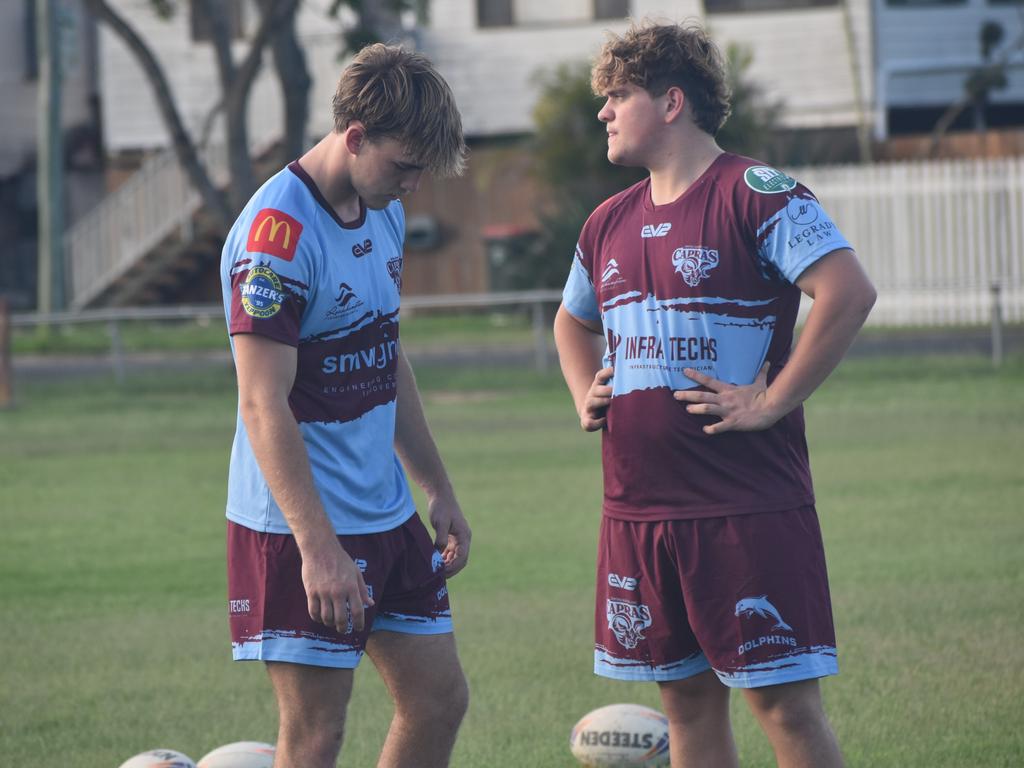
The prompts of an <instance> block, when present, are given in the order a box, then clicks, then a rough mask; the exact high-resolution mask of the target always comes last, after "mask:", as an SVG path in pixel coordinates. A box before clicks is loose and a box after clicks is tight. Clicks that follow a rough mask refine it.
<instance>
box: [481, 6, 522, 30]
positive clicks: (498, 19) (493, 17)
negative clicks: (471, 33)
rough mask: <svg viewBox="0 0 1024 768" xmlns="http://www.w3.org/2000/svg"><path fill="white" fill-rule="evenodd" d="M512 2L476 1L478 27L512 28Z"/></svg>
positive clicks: (513, 21)
mask: <svg viewBox="0 0 1024 768" xmlns="http://www.w3.org/2000/svg"><path fill="white" fill-rule="evenodd" d="M514 23H515V19H514V18H513V17H512V0H476V25H477V26H478V27H511V26H512V25H513V24H514Z"/></svg>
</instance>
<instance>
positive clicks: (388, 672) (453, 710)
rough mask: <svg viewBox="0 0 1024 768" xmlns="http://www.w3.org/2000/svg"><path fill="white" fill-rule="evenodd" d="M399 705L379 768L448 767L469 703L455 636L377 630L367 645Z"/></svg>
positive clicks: (382, 752) (392, 696)
mask: <svg viewBox="0 0 1024 768" xmlns="http://www.w3.org/2000/svg"><path fill="white" fill-rule="evenodd" d="M366 654H367V655H368V656H369V657H370V659H371V660H372V661H373V663H374V665H375V666H376V667H377V670H378V671H379V672H380V676H381V677H382V678H383V680H384V683H385V685H387V687H388V690H389V691H390V692H391V698H392V699H394V702H395V716H394V719H393V720H392V721H391V727H390V729H389V730H388V736H387V739H386V740H385V741H384V748H383V749H382V750H381V755H380V762H378V764H377V765H378V768H444V766H447V765H448V761H449V759H450V757H451V753H452V748H453V747H454V746H455V736H456V734H457V733H458V730H459V725H460V723H461V722H462V718H463V716H464V715H465V713H466V708H467V707H468V704H469V688H468V686H467V685H466V677H465V675H464V674H463V672H462V666H461V665H460V664H459V657H458V655H457V653H456V650H455V638H454V636H453V635H451V634H445V635H406V634H401V633H398V632H384V631H381V632H374V633H373V634H372V635H370V640H369V642H368V643H367V645H366Z"/></svg>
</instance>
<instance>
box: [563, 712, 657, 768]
mask: <svg viewBox="0 0 1024 768" xmlns="http://www.w3.org/2000/svg"><path fill="white" fill-rule="evenodd" d="M569 747H570V749H571V750H572V753H573V755H575V757H576V759H577V760H579V761H580V762H581V763H583V765H586V766H601V768H625V767H626V766H643V767H644V768H653V767H654V766H666V765H668V764H669V754H668V719H667V718H666V717H665V716H664V715H663V714H661V712H658V711H657V710H655V709H651V708H650V707H644V706H641V705H640V704H609V705H608V706H606V707H601V708H600V709H595V710H594V711H593V712H588V713H587V714H585V715H584V716H583V717H582V718H580V721H579V722H578V723H576V725H575V727H574V728H573V729H572V735H571V736H570V737H569Z"/></svg>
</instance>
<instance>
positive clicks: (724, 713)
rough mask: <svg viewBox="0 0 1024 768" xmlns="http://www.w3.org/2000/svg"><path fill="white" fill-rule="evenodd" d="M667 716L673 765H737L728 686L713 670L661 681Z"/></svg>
mask: <svg viewBox="0 0 1024 768" xmlns="http://www.w3.org/2000/svg"><path fill="white" fill-rule="evenodd" d="M658 687H659V688H660V689H661V702H662V705H663V706H664V708H665V715H666V716H667V717H668V729H669V737H668V743H669V752H670V754H671V756H672V768H736V766H738V765H739V762H738V759H737V757H736V744H735V742H734V741H733V738H732V727H731V725H730V722H729V689H728V688H727V687H726V686H724V685H722V683H721V682H720V681H719V680H718V677H717V676H716V675H715V673H714V672H713V671H711V670H710V669H709V670H708V671H707V672H702V673H701V674H699V675H694V676H693V677H688V678H686V679H685V680H674V681H671V682H666V683H658Z"/></svg>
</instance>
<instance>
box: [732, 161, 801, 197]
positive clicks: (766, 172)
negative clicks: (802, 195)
mask: <svg viewBox="0 0 1024 768" xmlns="http://www.w3.org/2000/svg"><path fill="white" fill-rule="evenodd" d="M743 181H745V182H746V183H747V186H748V187H750V188H751V189H752V190H754V191H755V192H760V193H762V194H765V195H774V194H776V193H778V192H788V191H789V190H791V189H793V188H794V187H795V186H796V179H794V178H793V177H791V176H787V175H786V174H784V173H783V172H782V171H779V170H776V169H775V168H769V167H768V166H767V165H752V166H751V167H749V168H747V170H746V171H744V173H743Z"/></svg>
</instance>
